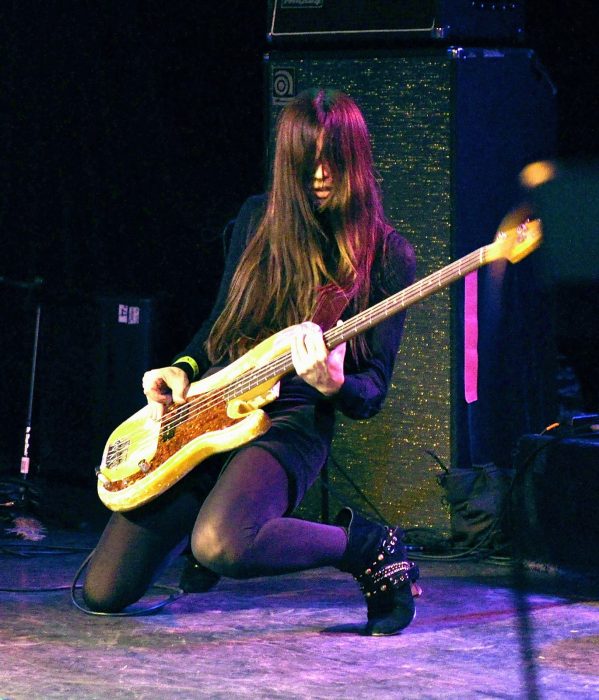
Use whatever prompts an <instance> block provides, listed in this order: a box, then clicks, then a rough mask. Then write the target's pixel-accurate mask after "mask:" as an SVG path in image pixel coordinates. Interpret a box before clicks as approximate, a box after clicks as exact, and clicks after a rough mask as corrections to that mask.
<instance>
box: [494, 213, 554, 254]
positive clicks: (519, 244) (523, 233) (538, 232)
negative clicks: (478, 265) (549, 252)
mask: <svg viewBox="0 0 599 700" xmlns="http://www.w3.org/2000/svg"><path fill="white" fill-rule="evenodd" d="M542 240H543V229H542V227H541V221H540V219H533V220H529V219H527V220H525V221H523V222H522V223H521V224H518V225H517V226H514V227H512V228H504V229H500V230H499V231H497V234H496V235H495V240H494V241H493V243H491V245H490V246H488V247H487V260H499V259H500V258H505V259H506V260H509V261H510V262H511V263H516V262H518V261H519V260H522V258H525V257H526V256H527V255H528V254H529V253H532V251H533V250H536V249H537V248H538V247H539V246H540V245H541V241H542Z"/></svg>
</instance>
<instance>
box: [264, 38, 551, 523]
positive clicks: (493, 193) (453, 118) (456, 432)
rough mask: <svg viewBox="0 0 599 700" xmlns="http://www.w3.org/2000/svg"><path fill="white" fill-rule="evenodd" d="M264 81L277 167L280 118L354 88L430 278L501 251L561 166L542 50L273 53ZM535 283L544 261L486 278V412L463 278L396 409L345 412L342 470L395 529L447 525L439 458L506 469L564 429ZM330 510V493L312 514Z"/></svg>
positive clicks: (481, 347) (416, 358)
mask: <svg viewBox="0 0 599 700" xmlns="http://www.w3.org/2000/svg"><path fill="white" fill-rule="evenodd" d="M265 71H266V79H265V84H266V86H267V89H266V99H267V105H266V113H267V138H266V139H265V141H266V144H267V154H266V162H267V163H268V162H270V159H271V155H270V154H271V153H272V145H273V135H274V130H275V124H276V119H277V116H278V114H279V112H280V110H281V109H282V108H283V106H284V105H285V104H286V103H287V102H288V101H289V100H290V99H292V98H293V97H294V96H295V95H297V94H298V93H299V92H301V91H302V90H304V89H307V88H311V87H317V86H320V87H325V88H335V89H340V90H342V91H344V92H346V93H348V94H349V95H350V96H351V97H352V98H353V99H354V100H355V101H356V102H357V103H358V105H359V106H360V108H361V109H362V111H363V113H364V115H365V118H366V120H367V122H368V125H369V128H370V133H371V140H372V145H373V152H374V158H375V164H376V168H377V170H378V172H379V173H380V176H381V180H382V188H383V195H384V204H385V211H386V213H387V216H388V218H389V219H390V221H391V222H392V223H393V224H394V225H395V226H396V228H397V230H398V231H399V232H400V233H402V234H403V235H404V236H406V237H407V238H408V239H409V240H410V241H411V243H412V244H413V246H414V247H415V250H416V254H417V258H418V271H417V276H418V278H422V277H424V276H426V275H428V274H430V273H431V272H434V271H435V270H438V269H440V268H442V267H443V266H445V265H447V264H448V263H449V262H450V261H451V260H453V259H455V258H457V257H462V256H463V255H465V254H467V253H469V252H471V251H472V250H475V249H477V248H479V247H481V246H482V245H485V244H486V243H489V242H491V241H492V239H493V237H494V235H495V232H496V230H497V227H498V226H499V223H500V221H501V220H502V218H503V217H504V215H505V214H506V213H507V212H508V211H509V210H510V209H511V208H512V207H513V206H514V205H515V204H517V203H518V202H519V200H520V198H521V192H520V191H519V184H518V174H519V172H520V171H521V169H522V168H523V167H524V166H525V165H526V164H527V163H530V162H531V161H535V160H538V159H541V158H547V157H551V156H552V154H553V148H554V132H555V105H554V95H553V90H552V85H551V82H550V81H549V79H548V78H547V76H546V74H545V71H544V70H543V67H542V66H540V65H539V63H538V61H537V59H536V56H535V55H534V53H533V52H532V51H530V50H528V49H519V48H508V49H502V48H497V49H482V48H471V49H469V48H433V49H426V48H422V49H412V50H407V49H406V50H403V51H401V50H389V51H380V50H377V51H375V52H369V51H363V52H355V51H344V50H337V51H330V50H328V51H321V50H318V51H309V52H308V51H301V52H294V51H273V52H271V53H270V54H268V55H267V56H266V58H265ZM535 274H536V271H535V255H532V256H530V257H529V258H528V259H526V260H524V261H522V262H520V263H519V264H518V265H515V266H511V265H510V266H509V269H508V268H506V266H505V265H501V264H492V265H491V266H489V267H488V268H487V269H484V270H483V271H479V274H478V278H477V280H476V284H475V289H476V290H477V297H478V299H477V301H478V308H477V316H476V318H477V330H478V344H477V359H478V373H477V374H476V376H475V379H476V382H475V387H474V388H475V390H476V394H477V396H476V400H473V401H470V402H469V403H467V402H466V400H465V394H464V371H463V370H464V283H463V282H460V283H457V284H456V285H454V286H453V287H452V288H451V289H450V290H446V291H442V292H440V293H439V294H437V295H435V296H433V297H432V298H430V299H428V300H427V301H425V302H423V303H421V304H420V305H417V306H415V307H412V308H411V309H410V310H409V311H408V316H407V322H406V328H405V333H404V340H403V343H402V346H401V349H400V352H399V355H398V357H397V361H396V365H395V371H394V375H393V381H392V382H391V386H390V390H389V394H388V397H387V401H386V403H385V406H384V408H383V410H382V411H381V413H380V414H379V415H377V416H376V417H374V418H372V419H370V420H367V421H362V422H353V421H351V420H349V419H345V418H344V417H343V416H339V421H338V431H337V436H336V438H335V442H334V449H333V456H334V459H335V460H336V461H337V462H338V463H339V464H341V465H342V466H343V467H344V468H345V469H346V470H347V473H348V475H349V476H350V478H351V479H352V480H353V481H354V482H355V484H356V485H358V486H359V488H360V489H361V490H362V491H363V492H364V494H365V495H366V496H367V497H368V498H369V499H370V500H371V502H372V503H374V504H376V506H377V507H378V508H379V510H380V511H381V513H382V514H383V516H384V517H385V518H387V519H388V520H390V521H400V522H403V524H404V525H406V526H410V527H411V526H414V527H415V526H431V527H434V528H437V529H442V530H446V529H448V528H449V513H448V509H447V506H446V505H444V504H443V502H442V498H443V494H442V493H441V490H440V486H439V485H438V484H437V480H436V475H437V474H438V473H439V467H438V464H437V463H436V462H435V460H434V459H433V458H432V457H431V455H430V454H429V452H433V453H435V454H436V455H437V456H438V458H439V459H440V460H442V462H443V463H444V464H445V465H447V466H448V467H450V466H451V468H452V469H453V468H464V467H469V466H471V465H473V464H488V463H495V464H496V465H497V466H499V467H500V468H503V467H505V468H506V469H507V468H510V467H511V461H512V459H511V457H512V455H511V453H512V450H513V447H514V445H515V443H516V441H517V439H518V437H519V436H520V435H522V434H524V433H526V432H537V431H539V430H541V429H542V428H543V427H544V426H545V425H547V423H548V421H549V420H550V419H552V418H553V415H554V414H553V413H552V409H548V408H547V404H548V403H550V400H551V398H550V395H551V391H550V384H551V382H550V381H548V378H547V371H546V368H547V367H548V365H547V363H546V361H545V349H546V347H547V343H548V341H547V339H546V336H547V333H546V332H545V331H546V328H545V326H544V323H543V318H544V312H543V309H542V306H541V304H540V302H539V299H537V298H536V296H535ZM470 379H472V377H470ZM469 399H472V395H470V396H469ZM547 414H549V415H547ZM329 472H330V482H331V486H332V488H333V489H334V490H335V493H336V494H337V495H336V496H334V497H332V502H331V510H334V508H335V507H336V505H338V502H341V501H346V500H349V501H351V502H353V503H354V504H355V505H357V506H361V505H363V504H362V502H361V499H360V498H359V497H357V496H356V493H355V489H354V488H353V487H351V486H350V485H349V484H348V482H347V481H346V479H345V478H343V477H342V476H341V475H340V473H339V472H338V470H336V469H334V468H333V466H331V467H330V470H329ZM319 511H320V498H319V492H318V488H315V489H313V490H312V493H311V494H309V495H308V496H307V498H306V499H305V503H304V506H303V510H300V515H302V514H304V513H305V514H306V515H308V516H310V517H314V515H315V514H318V512H319Z"/></svg>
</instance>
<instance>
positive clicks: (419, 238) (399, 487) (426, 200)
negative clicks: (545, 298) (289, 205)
mask: <svg viewBox="0 0 599 700" xmlns="http://www.w3.org/2000/svg"><path fill="white" fill-rule="evenodd" d="M269 69H270V74H271V81H270V84H271V85H272V87H273V92H272V102H279V104H272V102H271V117H272V119H271V124H273V123H274V119H275V118H276V116H277V114H278V113H279V111H280V109H281V108H282V106H281V104H280V103H281V102H283V101H284V100H281V99H280V98H281V95H278V94H277V82H276V81H277V76H280V75H287V76H289V78H290V79H291V80H292V81H294V82H293V88H294V90H293V91H294V92H299V91H301V90H303V89H306V88H308V87H313V86H322V87H329V88H340V89H342V90H343V91H344V92H346V93H347V94H349V95H350V96H352V97H353V98H354V99H355V100H356V102H357V103H358V105H359V106H360V108H361V109H362V111H363V113H364V116H365V118H366V120H367V123H368V125H369V128H370V132H371V138H372V145H373V153H374V158H375V163H376V167H377V169H378V171H379V173H380V175H381V178H382V186H383V194H384V202H385V211H386V214H387V216H388V218H389V219H390V220H391V222H392V223H393V224H394V225H395V226H396V227H397V230H398V231H399V232H401V233H402V234H403V235H405V236H406V237H407V238H408V239H409V240H410V242H411V243H412V245H413V246H414V247H415V249H416V254H417V257H418V261H419V262H418V277H423V276H425V275H427V274H428V273H429V272H433V271H434V270H436V269H439V268H441V267H443V266H444V265H446V264H447V263H448V262H449V261H450V258H451V236H450V198H451V177H450V161H451V152H450V141H451V133H450V132H451V123H450V122H451V113H450V112H451V105H450V101H451V81H450V70H451V62H450V60H449V59H447V58H444V59H442V60H439V58H438V57H435V56H422V57H418V58H414V57H401V56H392V57H373V58H362V59H360V58H347V59H345V58H339V57H335V58H317V59H310V58H298V59H291V58H289V57H288V56H284V55H282V56H279V57H277V58H276V59H275V60H271V61H270V62H269ZM272 132H273V129H271V139H272ZM450 315H451V314H450V299H449V292H448V291H447V290H445V291H443V292H440V293H439V294H437V295H436V296H434V297H432V298H430V299H428V300H426V301H425V302H423V303H422V304H421V305H418V306H415V307H413V308H412V309H410V311H409V312H408V318H407V322H406V331H405V335H404V341H403V343H402V347H401V349H400V353H399V356H398V358H397V362H396V366H395V371H394V375H393V381H392V384H391V388H390V392H389V395H388V398H387V401H386V403H385V407H384V408H383V410H382V412H381V413H380V414H379V415H377V416H375V417H374V418H372V419H370V420H368V421H360V422H354V421H351V420H348V419H345V418H343V417H341V416H340V420H339V423H338V431H337V435H336V438H335V442H334V451H333V454H334V456H335V459H336V460H337V461H338V462H339V463H340V464H342V465H343V466H344V467H346V468H347V470H348V471H349V473H350V475H351V477H352V478H353V479H354V480H355V481H356V482H357V483H358V484H360V486H361V487H362V488H363V489H364V491H365V492H366V493H367V495H368V497H369V498H370V499H371V500H372V501H373V502H375V503H376V504H377V507H379V509H380V510H381V511H382V513H383V514H384V515H385V517H387V518H389V519H390V520H397V519H398V518H399V519H400V520H401V521H402V522H404V523H405V524H406V525H416V524H420V525H423V524H426V525H431V526H436V527H442V528H444V527H445V526H446V525H447V523H448V514H447V512H446V508H445V507H444V506H442V505H441V503H440V495H441V494H440V493H439V487H438V486H437V484H436V481H435V479H434V473H435V472H437V471H438V468H437V466H436V464H435V463H434V462H433V460H432V459H431V458H430V456H429V455H427V454H426V453H425V452H424V450H426V449H431V450H434V451H435V452H436V453H438V454H439V456H440V457H441V458H442V459H443V460H444V461H448V460H449V456H450V437H449V436H450V400H449V397H450V381H451V376H450V374H451V367H450V345H451V331H450V325H451V324H450ZM331 481H332V484H333V486H334V487H335V488H337V489H340V490H341V491H342V493H344V494H345V495H347V496H351V489H349V490H348V489H347V487H346V485H345V484H344V482H343V481H342V480H340V479H339V477H338V475H337V474H336V473H335V471H334V470H332V472H331ZM312 507H313V505H311V504H310V503H309V502H308V504H307V505H306V508H312Z"/></svg>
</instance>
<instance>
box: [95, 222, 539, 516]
mask: <svg viewBox="0 0 599 700" xmlns="http://www.w3.org/2000/svg"><path fill="white" fill-rule="evenodd" d="M541 239H542V229H541V223H540V221H539V220H538V219H536V220H532V221H529V220H527V221H525V222H523V223H521V224H519V225H517V226H515V227H512V228H508V229H506V230H500V231H498V233H497V235H496V236H495V239H494V241H493V243H491V244H489V245H486V246H483V247H482V248H479V249H478V250H476V251H474V252H472V253H470V254H469V255H466V256H464V257H463V258H460V259H459V260H457V261H455V262H452V263H450V264H449V265H447V266H446V267H444V268H442V269H441V270H439V271H438V272H434V273H433V274H431V275H428V276H427V277H425V278H424V279H422V280H420V281H418V282H415V283H414V284H412V285H410V286H409V287H406V288H405V289H403V290H402V291H400V292H397V293H396V294H394V295H392V296H390V297H388V298H387V299H384V300H383V301H380V302H379V303H378V304H375V305H374V306H372V307H370V308H369V309H366V310H365V311H362V312H361V313H359V314H357V315H356V316H354V317H353V318H351V319H349V320H347V321H345V322H344V323H343V324H342V325H339V326H335V327H334V328H331V329H330V330H328V331H327V332H326V333H325V334H324V341H325V343H326V346H327V347H328V348H329V350H332V349H333V348H334V347H336V346H337V345H339V344H341V343H343V342H345V341H347V340H350V339H351V338H353V337H354V336H356V335H358V334H359V333H363V332H364V331H366V330H368V329H369V328H371V327H372V326H374V325H376V324H377V323H380V322H381V321H383V320H384V319H385V318H387V317H389V316H391V315H393V314H396V313H398V312H400V311H403V310H404V309H406V308H408V307H409V306H411V305H412V304H415V303H416V302H417V301H420V300H421V299H424V298H426V297H428V296H431V295H432V294H434V293H435V292H436V291H438V290H440V289H443V288H445V287H447V286H448V285H450V284H451V283H452V282H455V281H456V280H458V279H460V278H462V277H464V276H465V275H467V274H469V273H470V272H473V271H474V270H477V269H478V268H480V267H482V266H483V265H486V264H488V263H490V262H492V261H494V260H499V259H506V260H509V261H510V262H512V263H515V262H518V261H519V260H521V259H522V258H523V257H525V256H526V255H528V254H529V253H530V252H532V251H533V250H534V249H535V248H537V247H538V246H539V245H540V243H541ZM294 328H295V326H291V327H289V328H286V329H285V330H282V331H280V332H279V333H275V335H273V336H271V337H270V338H268V339H266V340H264V341H262V342H261V343H260V344H259V345H257V346H256V347H255V348H253V349H252V350H250V351H249V352H247V353H246V354H245V355H243V356H242V357H240V358H239V359H238V360H236V361H234V362H232V363H231V364H230V365H228V366H227V367H225V368H224V369H222V370H220V371H218V372H215V373H214V374H212V375H210V376H209V377H206V378H204V379H200V380H199V381H196V382H192V383H191V384H190V387H189V391H188V394H187V402H186V403H185V404H182V405H175V404H171V405H170V406H169V407H168V408H167V409H166V410H165V413H164V415H163V416H162V419H161V420H160V421H155V420H152V418H151V417H150V414H149V411H148V408H147V406H146V407H144V408H142V409H141V410H139V411H138V412H137V413H135V414H134V415H132V416H131V417H130V418H128V419H127V420H125V421H124V422H123V423H121V425H119V426H118V427H117V428H116V429H115V430H114V431H113V432H112V434H111V435H110V437H109V438H108V442H107V443H106V446H105V448H104V453H103V456H102V463H101V466H100V467H99V468H98V469H97V470H96V472H97V476H98V495H99V497H100V500H101V501H102V502H103V503H104V505H106V506H107V507H108V508H109V509H110V510H113V511H127V510H132V509H134V508H137V507H139V506H141V505H143V504H145V503H148V502H149V501H151V500H152V499H154V498H156V497H157V496H159V495H160V494H162V493H164V492H165V491H167V490H168V489H169V488H170V487H171V486H173V484H175V483H176V482H178V481H179V480H180V479H182V478H183V477H184V476H185V475H186V474H187V473H189V472H190V471H191V470H192V469H193V468H194V467H195V466H196V465H198V464H200V463H201V462H202V461H203V460H205V459H206V458H208V457H210V456H211V455H213V454H216V453H218V452H225V451H228V450H232V449H234V448H236V447H240V446H241V445H244V444H246V443H247V442H249V441H250V440H253V439H254V438H256V437H258V436H259V435H262V434H263V433H265V432H266V431H267V430H268V428H269V426H270V421H269V418H268V416H267V415H266V413H265V412H264V411H263V410H261V408H262V406H264V405H266V404H267V403H269V402H271V401H273V400H274V399H275V398H276V397H277V383H278V381H279V380H280V379H281V377H283V376H284V375H285V374H287V373H288V372H291V371H292V370H293V362H292V360H291V350H290V347H291V345H290V339H291V337H292V335H293V334H294Z"/></svg>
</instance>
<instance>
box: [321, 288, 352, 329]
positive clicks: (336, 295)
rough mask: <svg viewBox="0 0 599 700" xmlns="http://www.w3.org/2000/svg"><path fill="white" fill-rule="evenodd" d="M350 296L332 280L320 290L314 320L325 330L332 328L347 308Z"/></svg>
mask: <svg viewBox="0 0 599 700" xmlns="http://www.w3.org/2000/svg"><path fill="white" fill-rule="evenodd" d="M349 302H350V298H349V297H348V296H347V294H346V293H345V292H344V290H343V289H341V287H339V286H338V285H336V284H333V283H332V282H331V283H329V284H325V285H324V286H322V287H321V288H320V289H319V290H318V299H317V300H316V308H315V309H314V314H313V315H312V322H313V323H316V324H317V325H319V326H320V327H321V328H322V330H323V332H324V331H328V330H329V329H330V328H332V327H333V326H334V325H335V324H336V323H337V321H338V320H339V319H340V318H341V316H342V314H343V312H344V311H345V309H347V307H348V304H349Z"/></svg>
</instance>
